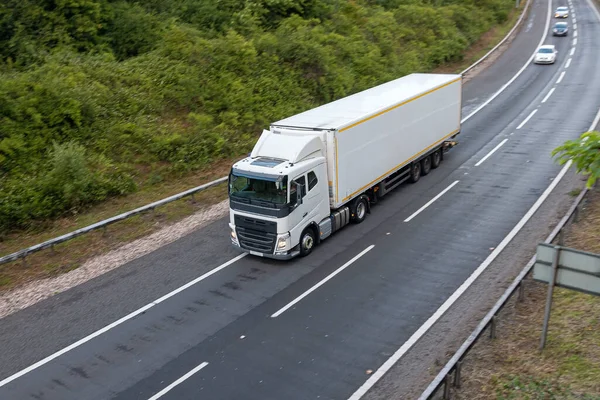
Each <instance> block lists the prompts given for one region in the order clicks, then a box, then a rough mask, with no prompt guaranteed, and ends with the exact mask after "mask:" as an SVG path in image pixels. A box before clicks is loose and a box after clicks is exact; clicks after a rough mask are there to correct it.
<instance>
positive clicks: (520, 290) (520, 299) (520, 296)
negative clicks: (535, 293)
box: [517, 281, 525, 301]
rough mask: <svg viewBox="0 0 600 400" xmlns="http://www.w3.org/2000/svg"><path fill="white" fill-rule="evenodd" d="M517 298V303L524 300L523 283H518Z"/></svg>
mask: <svg viewBox="0 0 600 400" xmlns="http://www.w3.org/2000/svg"><path fill="white" fill-rule="evenodd" d="M517 298H518V300H519V301H523V300H525V283H524V282H523V281H521V282H519V294H518V297H517Z"/></svg>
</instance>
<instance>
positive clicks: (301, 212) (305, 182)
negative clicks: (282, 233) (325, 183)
mask: <svg viewBox="0 0 600 400" xmlns="http://www.w3.org/2000/svg"><path fill="white" fill-rule="evenodd" d="M317 183H319V181H318V177H317V174H316V173H315V172H314V171H309V172H308V173H307V174H302V175H300V176H298V177H296V178H295V179H293V180H292V184H291V186H290V199H291V198H296V193H297V191H298V188H300V187H301V188H302V189H301V190H302V192H303V193H302V202H301V204H297V205H296V208H295V209H294V210H293V211H292V212H291V213H290V216H289V228H290V233H291V235H292V242H293V243H296V242H295V241H294V238H297V239H298V240H299V238H300V235H301V234H302V231H303V230H304V228H306V226H308V224H309V222H310V221H312V220H315V219H316V220H317V221H319V220H320V219H321V218H320V217H319V216H318V215H319V214H320V213H321V212H322V210H321V208H322V207H320V206H321V204H325V203H324V200H323V195H322V193H321V192H320V187H319V185H318V184H317ZM300 185H302V186H300ZM326 200H327V198H325V202H326ZM325 208H326V210H325V212H326V213H327V211H328V210H329V205H328V204H325ZM315 216H317V217H316V218H315Z"/></svg>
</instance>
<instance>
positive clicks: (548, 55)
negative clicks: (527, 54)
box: [533, 44, 558, 64]
mask: <svg viewBox="0 0 600 400" xmlns="http://www.w3.org/2000/svg"><path fill="white" fill-rule="evenodd" d="M556 53H558V52H557V51H556V47H555V46H554V45H553V44H545V45H543V46H540V48H539V49H538V51H537V52H536V53H535V56H534V57H533V62H534V63H535V64H554V63H555V62H556Z"/></svg>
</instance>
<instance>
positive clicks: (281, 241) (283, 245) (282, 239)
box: [277, 232, 290, 251]
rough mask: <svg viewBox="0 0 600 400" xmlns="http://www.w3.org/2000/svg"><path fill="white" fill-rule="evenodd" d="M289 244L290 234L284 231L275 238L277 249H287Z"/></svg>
mask: <svg viewBox="0 0 600 400" xmlns="http://www.w3.org/2000/svg"><path fill="white" fill-rule="evenodd" d="M289 246H290V234H289V232H288V233H285V234H283V235H281V236H279V237H278V238H277V251H282V250H287V249H288V248H289Z"/></svg>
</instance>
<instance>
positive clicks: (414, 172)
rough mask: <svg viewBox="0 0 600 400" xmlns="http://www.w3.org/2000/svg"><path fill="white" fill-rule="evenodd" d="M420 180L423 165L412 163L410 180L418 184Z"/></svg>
mask: <svg viewBox="0 0 600 400" xmlns="http://www.w3.org/2000/svg"><path fill="white" fill-rule="evenodd" d="M420 178H421V163H420V162H416V163H412V165H411V166H410V178H409V180H410V182H411V183H417V182H418V181H419V179H420Z"/></svg>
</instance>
